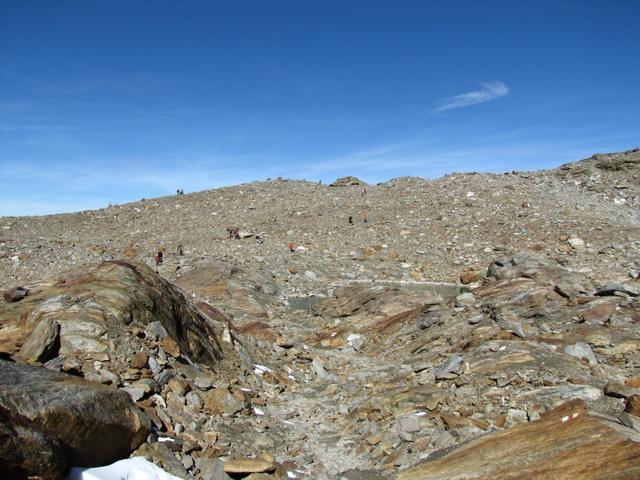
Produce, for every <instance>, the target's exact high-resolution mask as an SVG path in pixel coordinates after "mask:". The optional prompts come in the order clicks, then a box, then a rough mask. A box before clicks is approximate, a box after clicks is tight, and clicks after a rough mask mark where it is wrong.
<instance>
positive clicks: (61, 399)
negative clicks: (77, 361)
mask: <svg viewBox="0 0 640 480" xmlns="http://www.w3.org/2000/svg"><path fill="white" fill-rule="evenodd" d="M149 432H150V422H149V419H148V418H147V417H146V416H145V415H144V414H143V413H142V412H141V411H140V410H138V409H137V408H136V407H135V406H134V405H133V403H132V401H131V399H130V398H129V396H128V395H127V394H126V393H125V392H124V391H122V390H117V389H116V388H113V387H107V386H104V385H101V384H98V383H93V382H89V381H86V380H83V379H81V378H78V377H74V376H71V375H66V374H63V373H57V372H52V371H50V370H47V369H44V368H41V367H36V366H31V365H22V364H17V363H12V362H8V361H5V360H0V471H2V474H3V478H27V477H29V478H31V477H36V478H37V477H41V478H51V479H57V478H62V477H63V475H64V473H65V472H66V471H67V469H68V468H70V467H72V466H85V467H90V466H99V465H105V464H108V463H111V462H113V461H115V460H118V459H120V458H125V457H127V456H128V455H129V454H130V453H131V452H132V451H133V450H134V449H136V448H137V447H138V446H140V445H141V444H142V443H143V442H144V440H145V439H146V437H147V435H148V434H149Z"/></svg>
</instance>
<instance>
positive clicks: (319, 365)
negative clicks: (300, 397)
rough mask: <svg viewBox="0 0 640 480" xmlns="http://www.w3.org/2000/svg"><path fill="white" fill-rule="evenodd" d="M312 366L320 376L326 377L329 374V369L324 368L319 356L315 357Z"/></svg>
mask: <svg viewBox="0 0 640 480" xmlns="http://www.w3.org/2000/svg"><path fill="white" fill-rule="evenodd" d="M311 367H312V368H313V371H314V372H315V374H316V375H317V376H318V377H319V378H326V376H327V375H328V374H327V371H326V370H325V368H324V364H323V363H322V361H321V360H319V359H318V358H314V359H313V361H312V362H311Z"/></svg>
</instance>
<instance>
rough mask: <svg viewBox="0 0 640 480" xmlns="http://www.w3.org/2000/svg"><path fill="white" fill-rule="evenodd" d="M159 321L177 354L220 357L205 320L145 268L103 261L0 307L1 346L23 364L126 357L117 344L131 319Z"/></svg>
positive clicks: (139, 322)
mask: <svg viewBox="0 0 640 480" xmlns="http://www.w3.org/2000/svg"><path fill="white" fill-rule="evenodd" d="M153 321H159V322H160V323H161V324H162V326H163V327H164V328H165V329H166V331H167V332H168V333H169V335H170V336H171V337H172V338H173V339H174V340H175V341H176V342H177V343H178V345H179V346H180V350H181V352H182V353H183V354H184V355H187V356H189V357H190V358H192V359H193V360H197V361H199V362H201V363H203V364H206V365H213V364H215V362H216V361H217V360H219V359H220V358H221V357H222V355H223V354H222V349H221V346H220V343H219V340H218V334H217V333H216V331H215V328H214V325H213V323H212V322H211V320H210V319H209V318H207V317H206V316H204V315H203V314H202V313H201V312H200V311H199V310H198V309H197V308H195V307H194V306H193V305H192V304H191V303H190V302H189V301H188V299H187V298H186V297H185V296H184V295H183V294H182V292H180V291H179V290H178V289H176V288H175V286H173V285H171V284H170V283H169V282H167V281H166V280H164V279H162V277H160V276H158V275H156V274H155V273H154V272H153V271H152V270H151V269H150V268H149V267H147V266H146V265H143V264H139V263H135V262H125V261H110V262H105V263H103V264H102V265H100V266H98V267H96V268H94V269H91V270H89V271H87V270H84V271H79V272H76V273H73V274H69V275H66V276H63V277H57V278H55V279H53V280H51V281H48V282H44V283H42V284H40V285H38V287H36V288H34V289H33V290H32V291H31V293H30V295H29V296H28V297H26V298H25V299H23V300H22V301H20V302H17V303H11V304H8V305H7V306H5V307H4V308H3V309H2V311H1V312H0V327H1V328H0V352H2V353H4V354H6V355H9V356H12V357H14V358H15V359H16V360H18V361H23V362H28V363H35V362H40V363H45V362H47V361H49V360H51V359H53V358H55V357H57V356H58V355H61V356H63V357H64V358H71V357H75V358H77V359H78V361H80V362H81V363H84V364H87V363H89V362H94V361H98V362H106V361H110V360H111V359H116V358H127V357H128V356H129V355H131V354H133V353H135V352H118V350H119V349H120V348H124V347H125V346H126V345H124V344H121V343H120V342H118V340H117V339H118V338H119V337H120V336H122V335H123V334H124V332H125V331H126V330H127V328H128V326H129V325H131V324H137V325H142V326H144V325H147V324H148V323H150V322H153Z"/></svg>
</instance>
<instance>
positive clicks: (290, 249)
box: [287, 242, 296, 253]
mask: <svg viewBox="0 0 640 480" xmlns="http://www.w3.org/2000/svg"><path fill="white" fill-rule="evenodd" d="M287 246H288V247H289V251H290V252H291V253H293V252H295V251H296V244H295V243H293V242H289V245H287Z"/></svg>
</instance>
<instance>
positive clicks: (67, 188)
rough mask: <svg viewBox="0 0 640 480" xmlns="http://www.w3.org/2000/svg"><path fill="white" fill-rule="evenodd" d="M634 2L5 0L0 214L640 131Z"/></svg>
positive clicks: (479, 155)
mask: <svg viewBox="0 0 640 480" xmlns="http://www.w3.org/2000/svg"><path fill="white" fill-rule="evenodd" d="M638 18H640V2H638V1H635V0H628V1H625V0H619V1H611V0H609V1H563V2H557V1H549V2H546V1H533V2H513V1H504V2H498V1H451V2H428V1H415V2H412V1H393V2H392V1H387V2H382V1H372V0H369V1H335V2H332V1H327V2H311V1H303V0H298V1H290V2H281V1H252V2H250V1H234V2H210V1H136V0H128V1H116V0H110V1H102V2H99V1H90V2H87V1H72V0H61V1H57V2H53V1H32V0H20V1H17V0H11V1H10V0H0V215H23V214H44V213H54V212H65V211H75V210H83V209H90V208H100V207H104V206H106V205H107V204H108V203H109V202H113V203H122V202H127V201H134V200H139V199H140V198H142V197H146V198H150V197H156V196H162V195H169V194H173V193H175V190H176V189H177V188H184V190H185V192H189V191H196V190H203V189H207V188H213V187H217V186H222V185H233V184H237V183H242V182H248V181H252V180H259V179H266V178H268V177H271V178H275V177H278V176H283V177H287V178H301V179H302V178H304V179H307V180H322V181H324V182H328V181H332V180H333V179H335V178H336V177H338V176H342V175H348V174H350V175H356V176H358V177H360V178H363V179H365V180H367V181H369V182H379V181H384V180H387V179H389V178H393V177H396V176H403V175H417V176H422V177H426V178H435V177H438V176H441V175H443V174H445V173H449V172H454V171H494V172H502V171H509V170H514V169H517V170H533V169H540V168H550V167H555V166H557V165H560V164H561V163H565V162H567V161H572V160H577V159H580V158H584V157H586V156H589V155H591V154H592V153H595V152H608V151H618V150H625V149H629V148H633V147H637V146H640V28H638V24H637V20H638Z"/></svg>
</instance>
